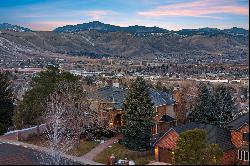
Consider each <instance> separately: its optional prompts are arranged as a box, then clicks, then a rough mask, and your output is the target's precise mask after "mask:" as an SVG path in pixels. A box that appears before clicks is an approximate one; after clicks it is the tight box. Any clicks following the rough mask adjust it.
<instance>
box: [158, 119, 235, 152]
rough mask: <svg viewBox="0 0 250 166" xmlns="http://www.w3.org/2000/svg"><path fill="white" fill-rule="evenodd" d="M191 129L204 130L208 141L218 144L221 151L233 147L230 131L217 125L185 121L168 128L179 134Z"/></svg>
mask: <svg viewBox="0 0 250 166" xmlns="http://www.w3.org/2000/svg"><path fill="white" fill-rule="evenodd" d="M193 129H202V130H204V131H205V132H206V133H207V138H208V143H210V144H211V143H215V144H218V145H219V146H220V148H221V149H222V150H223V151H227V150H229V149H232V148H234V145H233V144H232V142H231V135H230V132H229V131H228V130H226V129H224V128H221V127H219V126H214V125H210V124H199V123H193V122H191V123H187V124H184V125H180V126H176V127H173V128H171V129H170V130H174V131H176V132H177V133H178V134H181V133H183V132H185V131H188V130H193ZM170 130H169V131H170ZM169 131H167V132H166V133H165V134H164V135H163V136H161V138H159V139H158V140H156V141H155V143H154V145H155V144H156V143H157V142H159V141H160V140H161V139H162V138H164V137H165V136H166V135H167V133H168V132H169Z"/></svg>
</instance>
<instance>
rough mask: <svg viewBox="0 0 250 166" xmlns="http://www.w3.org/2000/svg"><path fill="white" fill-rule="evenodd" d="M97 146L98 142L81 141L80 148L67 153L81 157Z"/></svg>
mask: <svg viewBox="0 0 250 166" xmlns="http://www.w3.org/2000/svg"><path fill="white" fill-rule="evenodd" d="M98 144H99V142H95V141H84V140H81V143H80V148H79V149H73V150H72V151H70V152H69V154H70V155H73V156H77V157H80V156H83V155H85V154H86V153H88V152H89V151H91V150H92V149H94V148H95V147H96V146H97V145H98Z"/></svg>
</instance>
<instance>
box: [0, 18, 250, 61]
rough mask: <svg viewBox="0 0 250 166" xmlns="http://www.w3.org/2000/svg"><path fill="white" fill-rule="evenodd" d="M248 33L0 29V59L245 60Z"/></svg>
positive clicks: (94, 25)
mask: <svg viewBox="0 0 250 166" xmlns="http://www.w3.org/2000/svg"><path fill="white" fill-rule="evenodd" d="M248 36H249V31H248V30H245V29H242V28H236V27H234V28H231V29H224V30H220V29H216V28H200V29H183V30H180V31H169V30H166V29H162V28H158V27H145V26H129V27H119V26H114V25H109V24H104V23H101V22H98V21H94V22H90V23H84V24H78V25H66V26H64V27H58V28H56V29H55V30H53V31H32V30H30V29H27V28H23V27H20V26H14V25H10V24H6V23H5V24H0V58H2V57H5V58H9V59H11V58H13V56H16V57H20V58H23V57H27V56H28V57H37V56H39V55H40V54H46V56H48V57H49V56H50V55H51V54H63V55H67V56H89V57H98V58H99V57H104V56H115V57H124V58H155V57H165V58H176V59H186V60H188V59H210V58H212V59H213V58H214V57H215V58H219V59H221V58H224V59H248V57H249V46H248V44H249V39H248Z"/></svg>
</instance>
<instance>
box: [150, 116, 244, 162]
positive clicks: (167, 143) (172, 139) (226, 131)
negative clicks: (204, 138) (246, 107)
mask: <svg viewBox="0 0 250 166" xmlns="http://www.w3.org/2000/svg"><path fill="white" fill-rule="evenodd" d="M193 129H203V130H204V131H205V132H206V133H207V135H208V142H209V143H216V144H218V145H219V146H220V148H221V149H222V150H223V152H224V154H223V157H222V159H221V164H223V165H232V164H240V165H248V164H249V113H247V114H244V115H242V116H240V117H238V118H237V119H235V120H233V121H232V122H230V123H229V124H228V125H227V126H226V127H219V126H214V125H210V124H198V123H193V122H191V123H187V124H184V125H180V126H175V127H172V128H170V129H169V130H167V131H166V132H165V133H164V134H162V135H161V134H159V135H155V137H154V138H155V139H154V140H153V146H154V148H155V161H157V162H164V163H171V164H173V163H174V160H173V155H174V153H173V150H174V149H175V148H176V144H177V140H178V138H179V135H180V134H181V133H183V132H185V131H188V130H193Z"/></svg>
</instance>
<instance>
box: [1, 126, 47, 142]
mask: <svg viewBox="0 0 250 166" xmlns="http://www.w3.org/2000/svg"><path fill="white" fill-rule="evenodd" d="M45 130H46V125H45V124H42V125H38V126H34V127H31V128H25V129H22V130H14V131H10V132H7V133H5V134H4V136H8V137H15V138H16V139H17V140H18V141H20V140H26V139H28V138H29V136H31V135H34V134H36V135H40V134H42V133H43V132H44V131H45Z"/></svg>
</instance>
